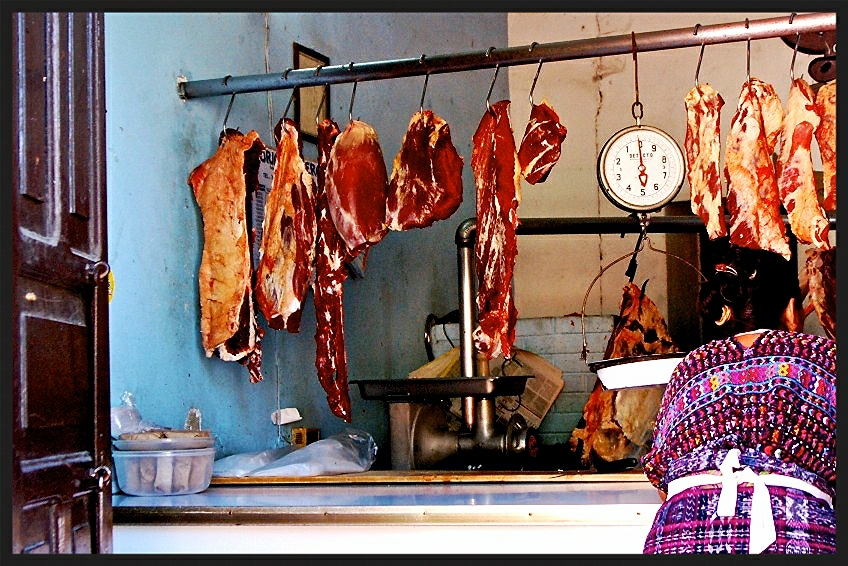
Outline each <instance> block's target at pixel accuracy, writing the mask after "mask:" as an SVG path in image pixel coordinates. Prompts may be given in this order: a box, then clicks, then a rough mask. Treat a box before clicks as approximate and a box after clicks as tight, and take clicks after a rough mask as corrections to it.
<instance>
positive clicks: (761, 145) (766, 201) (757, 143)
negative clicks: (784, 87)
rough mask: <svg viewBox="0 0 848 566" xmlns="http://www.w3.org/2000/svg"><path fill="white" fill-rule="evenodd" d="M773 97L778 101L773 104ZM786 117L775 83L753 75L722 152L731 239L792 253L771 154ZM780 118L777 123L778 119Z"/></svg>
mask: <svg viewBox="0 0 848 566" xmlns="http://www.w3.org/2000/svg"><path fill="white" fill-rule="evenodd" d="M775 101H777V103H776V104H775ZM782 121H783V109H782V107H781V105H780V100H779V99H778V98H777V95H776V94H775V93H774V87H772V86H771V85H769V84H767V83H764V82H762V81H761V80H759V79H757V78H754V77H751V78H750V79H749V80H748V81H746V82H745V84H744V85H743V86H742V92H741V94H740V97H739V104H738V107H737V109H736V113H735V114H734V115H733V119H732V120H731V121H730V132H728V135H727V145H726V149H725V156H724V163H725V165H724V176H725V180H726V181H727V187H728V192H727V205H726V206H727V211H728V212H729V214H730V242H731V243H732V244H736V245H738V246H742V247H747V248H753V249H762V250H769V251H773V252H776V253H779V254H781V255H783V257H785V258H786V259H789V258H790V257H791V256H792V253H791V250H790V249H789V240H788V238H787V237H786V225H785V224H784V222H783V218H782V217H781V215H780V195H779V194H778V190H777V177H776V175H775V170H774V164H773V162H772V154H773V152H774V142H775V141H776V139H777V134H778V133H779V131H780V123H781V122H782ZM775 124H777V125H775Z"/></svg>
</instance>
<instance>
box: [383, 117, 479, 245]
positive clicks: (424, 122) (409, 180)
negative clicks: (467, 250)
mask: <svg viewBox="0 0 848 566" xmlns="http://www.w3.org/2000/svg"><path fill="white" fill-rule="evenodd" d="M462 166H463V161H462V157H461V156H460V155H459V152H457V150H456V148H455V147H454V146H453V142H452V141H451V135H450V127H449V126H448V123H447V122H445V121H444V120H443V119H442V118H440V117H439V116H438V115H436V114H434V113H433V111H432V110H424V111H419V112H416V113H415V114H413V116H412V119H410V121H409V126H408V127H407V129H406V133H405V134H404V136H403V141H402V142H401V148H400V151H399V152H398V154H397V156H395V159H394V163H393V166H392V174H391V178H390V180H389V193H388V200H387V202H386V224H387V225H388V228H389V230H398V231H400V230H408V229H410V228H426V227H428V226H431V225H432V224H433V222H436V221H437V220H445V219H446V218H449V217H450V216H451V215H452V214H453V213H454V212H456V209H457V208H459V205H460V204H461V203H462Z"/></svg>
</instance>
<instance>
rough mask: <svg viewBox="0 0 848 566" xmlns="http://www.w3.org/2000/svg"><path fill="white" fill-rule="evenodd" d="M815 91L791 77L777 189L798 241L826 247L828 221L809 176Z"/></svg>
mask: <svg viewBox="0 0 848 566" xmlns="http://www.w3.org/2000/svg"><path fill="white" fill-rule="evenodd" d="M815 98H816V97H815V94H814V93H813V89H812V88H810V85H809V84H807V82H806V81H805V80H804V79H801V78H799V79H795V80H794V81H792V86H791V87H790V89H789V97H788V98H787V99H786V113H785V115H784V119H783V127H782V129H781V134H780V136H779V137H778V146H777V150H778V151H777V164H776V173H777V188H778V193H779V194H780V201H781V203H782V204H783V208H784V209H786V214H787V215H788V217H789V226H790V228H791V229H792V233H793V234H795V237H796V238H798V241H799V242H801V243H802V244H812V245H814V246H815V247H816V248H819V249H825V250H826V249H828V248H830V241H829V240H828V233H829V232H830V224H829V222H828V220H827V217H826V216H825V212H824V209H823V208H822V206H821V204H819V197H818V193H817V192H816V180H815V177H814V176H813V154H812V149H811V148H812V144H813V133H814V132H815V130H816V128H817V127H818V125H819V116H818V114H816V112H815Z"/></svg>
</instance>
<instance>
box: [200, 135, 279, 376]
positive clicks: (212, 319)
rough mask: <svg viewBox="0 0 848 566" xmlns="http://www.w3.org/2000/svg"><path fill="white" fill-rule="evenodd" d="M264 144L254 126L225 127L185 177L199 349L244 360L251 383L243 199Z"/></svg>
mask: <svg viewBox="0 0 848 566" xmlns="http://www.w3.org/2000/svg"><path fill="white" fill-rule="evenodd" d="M264 147H265V146H264V144H263V143H262V142H261V140H260V139H259V134H258V133H256V132H255V131H250V132H248V133H247V134H242V133H241V132H238V131H236V130H227V131H226V132H225V133H224V135H222V137H221V141H220V145H219V146H218V149H217V150H216V151H215V154H214V155H213V156H212V157H210V158H209V159H207V160H206V161H204V162H203V163H201V164H200V165H198V166H197V167H196V168H195V169H194V170H193V171H192V172H191V174H190V175H189V178H188V184H189V186H191V187H192V189H193V192H194V197H195V200H196V201H197V203H198V205H199V206H200V210H201V214H202V216H203V252H202V255H201V261H200V269H199V272H198V286H199V290H200V314H201V317H200V334H201V341H202V345H203V349H204V350H205V352H206V356H207V357H212V355H213V354H217V355H218V357H220V358H221V359H222V360H225V361H239V362H240V363H242V364H243V365H246V366H247V368H248V370H249V374H250V381H251V382H254V383H255V382H257V381H261V380H262V374H261V371H260V370H261V368H260V366H261V348H260V340H261V337H262V336H261V333H262V330H261V328H260V327H259V326H258V324H257V322H256V316H255V313H254V306H253V294H252V292H251V276H252V268H251V258H250V244H249V235H248V229H247V207H246V199H247V192H248V185H249V184H250V185H251V186H253V185H255V184H256V183H258V170H259V154H260V153H261V151H262V149H263V148H264ZM253 188H254V189H255V187H253Z"/></svg>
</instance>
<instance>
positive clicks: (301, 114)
mask: <svg viewBox="0 0 848 566" xmlns="http://www.w3.org/2000/svg"><path fill="white" fill-rule="evenodd" d="M292 53H293V56H292V61H294V68H295V69H311V68H316V67H326V66H327V65H329V64H330V58H329V57H327V56H326V55H323V54H321V53H318V52H317V51H315V50H314V49H310V48H309V47H306V46H305V45H301V44H299V43H297V42H294V43H292ZM293 96H294V121H295V123H297V126H298V129H299V130H300V137H301V138H302V139H303V140H304V141H308V142H311V143H315V144H317V143H318V123H319V122H321V121H322V120H324V119H325V118H328V117H329V115H330V114H329V108H330V85H320V86H310V87H300V88H298V89H296V91H295V93H294V95H293ZM322 99H323V100H322Z"/></svg>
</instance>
